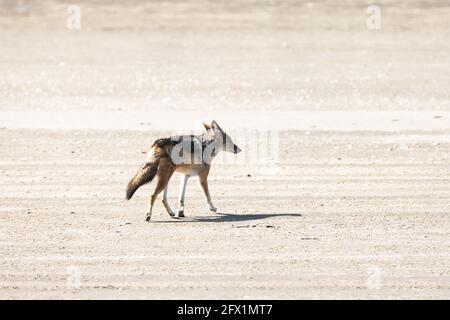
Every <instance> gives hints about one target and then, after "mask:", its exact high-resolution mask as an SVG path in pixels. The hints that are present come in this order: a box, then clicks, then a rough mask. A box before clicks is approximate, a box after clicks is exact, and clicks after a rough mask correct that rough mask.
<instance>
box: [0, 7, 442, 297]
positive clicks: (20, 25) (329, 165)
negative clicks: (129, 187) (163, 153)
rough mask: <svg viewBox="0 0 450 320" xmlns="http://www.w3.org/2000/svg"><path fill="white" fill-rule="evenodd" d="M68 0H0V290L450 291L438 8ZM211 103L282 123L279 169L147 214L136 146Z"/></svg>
mask: <svg viewBox="0 0 450 320" xmlns="http://www.w3.org/2000/svg"><path fill="white" fill-rule="evenodd" d="M78 2H79V3H80V4H81V5H82V8H83V10H84V11H83V14H84V16H83V17H84V18H83V24H82V30H80V31H75V32H72V31H68V30H66V29H65V27H64V25H65V20H64V19H65V17H66V14H65V9H66V7H65V2H64V1H42V2H40V3H42V5H31V6H29V7H27V6H25V7H20V8H19V9H17V8H16V9H14V8H13V9H11V8H9V7H8V6H6V5H3V4H2V2H1V1H0V4H2V5H1V6H0V9H1V10H0V28H1V29H0V30H1V37H0V74H1V76H0V89H1V90H0V150H1V153H0V191H1V194H2V198H1V200H0V298H3V299H16V298H120V299H125V298H149V299H155V298H172V299H176V298H267V299H271V298H287V299H296V298H344V299H348V298H359V299H364V298H379V299H385V298H444V299H448V298H449V297H450V272H449V270H450V268H449V267H450V251H449V248H450V219H449V209H450V205H449V197H450V178H449V173H450V165H449V164H450V159H449V147H450V144H449V143H450V141H449V134H450V113H449V112H450V92H449V84H450V82H449V77H448V75H449V74H450V60H449V52H450V34H449V32H448V30H449V26H450V20H449V19H448V16H449V13H450V8H449V6H448V5H447V4H446V3H444V2H442V1H440V2H439V1H434V2H433V1H427V2H426V5H425V4H423V3H421V2H417V3H414V4H411V5H409V6H408V5H404V4H402V3H401V2H399V1H380V6H381V7H382V10H383V16H382V18H383V20H382V21H383V22H382V29H381V30H380V31H378V32H371V31H368V30H367V29H366V28H365V17H366V13H365V4H364V3H363V4H361V3H360V2H357V1H344V2H340V3H341V5H340V6H336V5H333V4H332V3H333V2H331V1H330V2H328V1H325V2H323V3H321V4H314V3H306V2H294V1H288V2H284V4H275V5H273V4H270V3H269V2H267V3H266V2H264V3H263V4H262V5H259V6H249V5H243V4H242V3H241V2H239V1H232V2H228V1H227V2H225V1H223V2H220V3H219V4H218V6H219V7H214V6H213V5H211V3H209V2H208V3H204V2H201V1H194V2H191V3H190V4H185V3H184V2H166V3H165V4H162V3H159V2H154V3H149V4H141V2H140V1H125V2H123V1H121V2H114V1H113V2H109V3H112V4H108V5H97V4H96V5H94V4H92V3H90V2H89V1H78ZM24 3H27V1H24ZM28 3H37V2H32V1H31V2H28ZM96 3H98V2H96ZM120 3H125V5H122V4H120ZM227 3H228V4H227ZM424 3H425V2H424ZM212 118H215V119H216V120H218V121H219V123H221V124H223V126H224V127H225V128H226V129H229V130H231V131H234V132H236V134H239V133H242V132H243V130H250V131H251V130H257V129H275V130H278V131H279V134H280V148H279V151H280V154H279V156H280V159H279V160H280V163H279V165H276V166H272V167H265V166H256V165H252V164H242V163H240V164H235V165H233V164H220V163H219V164H217V166H214V167H213V169H212V172H211V177H210V188H211V193H212V197H213V201H214V203H215V205H216V206H217V207H218V208H219V213H217V214H214V213H210V212H208V211H207V209H206V205H205V204H204V202H203V198H202V196H201V193H200V191H199V188H198V186H197V185H196V183H195V181H190V183H189V185H188V190H187V199H186V214H187V216H188V217H187V218H185V219H183V220H174V219H171V218H169V217H168V215H167V214H166V213H165V212H164V208H163V207H162V204H161V202H160V201H158V202H157V205H156V208H155V212H154V216H153V220H152V222H151V223H150V224H148V223H144V222H143V219H144V214H145V212H146V209H147V205H148V196H149V193H150V192H151V190H152V188H153V186H154V185H153V184H152V185H147V186H145V187H143V188H142V189H140V190H139V191H138V192H137V193H136V195H135V197H134V198H133V199H132V200H131V201H130V202H127V201H125V200H124V189H125V186H126V184H127V182H128V180H129V179H130V178H131V176H132V175H133V174H134V173H135V171H136V170H137V168H138V166H139V165H140V164H141V162H142V161H143V159H144V156H145V155H144V154H143V152H144V151H146V150H147V149H148V147H149V146H150V144H151V143H152V142H153V140H154V139H156V138H158V137H160V136H165V135H169V134H173V133H181V132H185V131H188V132H190V131H191V130H192V131H194V132H200V130H201V123H200V122H201V121H207V120H211V119H212ZM241 156H242V155H241ZM237 157H239V155H238V156H237ZM177 192H178V177H176V178H175V179H174V180H173V181H172V184H171V186H170V194H169V196H170V202H171V205H172V207H175V204H176V196H177ZM77 275H79V276H80V277H79V280H80V282H79V285H80V287H79V288H78V289H77V288H73V285H74V284H75V286H76V285H77V284H78V283H77ZM71 285H72V287H71Z"/></svg>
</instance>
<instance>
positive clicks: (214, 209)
mask: <svg viewBox="0 0 450 320" xmlns="http://www.w3.org/2000/svg"><path fill="white" fill-rule="evenodd" d="M209 210H210V211H212V212H216V211H217V208H216V207H209Z"/></svg>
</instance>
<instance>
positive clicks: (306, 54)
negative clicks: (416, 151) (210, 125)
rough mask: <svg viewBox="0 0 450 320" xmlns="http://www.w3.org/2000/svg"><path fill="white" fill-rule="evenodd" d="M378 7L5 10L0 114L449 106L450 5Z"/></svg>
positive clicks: (200, 3)
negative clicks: (76, 22)
mask: <svg viewBox="0 0 450 320" xmlns="http://www.w3.org/2000/svg"><path fill="white" fill-rule="evenodd" d="M371 4H372V2H371V1H361V0H359V1H357V0H353V1H349V0H347V1H311V2H308V1H296V0H284V1H273V0H260V1H256V0H255V1H250V0H248V1H245V0H242V1H241V0H239V1H238V0H231V1H206V0H194V1H192V0H191V1H184V0H183V1H176V0H173V1H137V0H122V1H118V0H117V1H115V0H109V1H100V0H89V1H88V0H79V1H77V0H73V1H70V2H68V1H59V0H43V1H33V0H0V110H51V111H53V110H55V111H56V110H58V111H61V110H101V111H106V110H114V111H120V110H142V111H147V110H179V109H182V110H188V111H189V110H210V111H220V110H222V111H227V112H229V111H233V110H236V111H238V110H239V111H242V110H248V111H256V110H260V111H264V110H277V111H278V110H373V111H376V110H389V111H395V110H448V109H450V91H449V90H448V88H449V85H450V77H449V75H450V61H449V59H450V58H449V52H450V32H449V30H450V19H449V17H450V2H449V1H444V0H430V1H394V0H383V1H381V0H380V1H377V2H376V3H375V4H376V5H377V6H378V7H379V9H380V18H381V21H380V28H379V29H378V30H370V29H368V27H367V19H368V18H369V16H370V14H369V13H368V12H367V8H368V7H369V5H371ZM69 5H75V6H78V7H79V8H80V14H81V15H80V17H81V20H80V28H79V29H70V28H68V27H67V22H68V19H70V17H71V13H70V12H68V7H69Z"/></svg>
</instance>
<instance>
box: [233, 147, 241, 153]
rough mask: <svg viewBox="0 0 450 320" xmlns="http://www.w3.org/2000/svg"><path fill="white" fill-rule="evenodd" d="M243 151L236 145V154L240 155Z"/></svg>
mask: <svg viewBox="0 0 450 320" xmlns="http://www.w3.org/2000/svg"><path fill="white" fill-rule="evenodd" d="M241 151H242V150H241V148H239V147H238V146H237V145H234V148H233V152H234V153H236V154H238V153H239V152H241Z"/></svg>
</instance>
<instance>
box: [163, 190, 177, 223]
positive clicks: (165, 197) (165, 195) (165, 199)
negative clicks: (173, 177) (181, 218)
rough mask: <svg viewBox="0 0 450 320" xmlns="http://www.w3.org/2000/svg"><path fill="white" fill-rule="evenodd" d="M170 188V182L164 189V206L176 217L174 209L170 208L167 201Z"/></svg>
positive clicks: (170, 214)
mask: <svg viewBox="0 0 450 320" xmlns="http://www.w3.org/2000/svg"><path fill="white" fill-rule="evenodd" d="M168 188H169V184H167V186H166V188H165V189H164V193H163V200H162V203H163V205H164V208H166V211H167V213H168V214H169V216H171V217H175V213H174V212H173V211H172V209H171V208H170V205H169V202H168V201H167V192H168Z"/></svg>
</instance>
